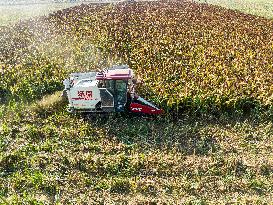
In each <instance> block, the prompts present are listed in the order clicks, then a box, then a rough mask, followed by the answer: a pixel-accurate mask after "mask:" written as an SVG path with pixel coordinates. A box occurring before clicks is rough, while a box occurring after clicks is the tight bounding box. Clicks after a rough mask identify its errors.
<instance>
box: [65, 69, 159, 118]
mask: <svg viewBox="0 0 273 205" xmlns="http://www.w3.org/2000/svg"><path fill="white" fill-rule="evenodd" d="M133 79H134V73H133V70H132V69H130V68H129V67H128V66H127V65H122V66H114V67H112V68H109V69H106V70H104V71H100V72H97V71H92V72H87V73H72V74H70V76H69V79H65V80H64V86H65V89H64V94H65V95H66V96H67V98H68V101H69V105H68V111H70V112H75V111H76V112H124V111H131V112H136V113H146V114H161V113H162V110H161V109H159V108H157V107H156V106H155V105H153V104H151V103H150V102H148V101H146V100H144V99H143V98H141V97H139V96H137V95H136V94H135V91H134V83H135V81H134V80H133Z"/></svg>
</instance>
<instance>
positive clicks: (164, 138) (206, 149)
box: [85, 114, 219, 155]
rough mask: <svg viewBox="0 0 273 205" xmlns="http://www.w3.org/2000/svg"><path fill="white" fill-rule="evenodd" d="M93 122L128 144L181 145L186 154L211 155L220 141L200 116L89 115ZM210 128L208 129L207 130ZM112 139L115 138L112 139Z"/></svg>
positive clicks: (174, 146) (141, 145)
mask: <svg viewBox="0 0 273 205" xmlns="http://www.w3.org/2000/svg"><path fill="white" fill-rule="evenodd" d="M85 119H86V120H88V122H89V123H90V124H92V126H96V127H99V128H101V129H104V130H105V132H106V136H108V137H109V138H115V139H117V140H119V141H120V142H121V143H123V144H126V145H137V146H138V147H142V148H144V149H145V147H150V148H153V149H165V150H171V149H174V148H175V149H177V150H178V151H180V152H181V153H183V154H186V155H191V154H196V155H207V154H209V153H213V152H216V151H217V149H218V148H219V145H218V144H217V143H216V139H215V138H214V137H213V136H212V134H211V133H210V132H209V129H208V130H207V127H208V126H209V124H208V122H204V121H203V122H202V121H201V120H200V121H196V119H190V120H189V119H186V118H184V119H178V120H177V119H176V120H173V119H170V118H163V117H151V116H150V117H147V116H135V115H125V114H122V115H110V116H107V117H105V116H104V117H103V118H101V117H96V118H92V119H90V118H89V119H87V118H85ZM206 131H207V132H206ZM110 140H111V139H110Z"/></svg>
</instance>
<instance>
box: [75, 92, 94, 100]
mask: <svg viewBox="0 0 273 205" xmlns="http://www.w3.org/2000/svg"><path fill="white" fill-rule="evenodd" d="M92 96H93V95H92V91H91V90H86V91H82V90H79V91H78V97H77V98H72V99H73V100H91V99H92Z"/></svg>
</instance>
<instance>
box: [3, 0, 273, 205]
mask: <svg viewBox="0 0 273 205" xmlns="http://www.w3.org/2000/svg"><path fill="white" fill-rule="evenodd" d="M272 33H273V21H272V20H270V19H266V18H263V17H257V16H253V15H249V14H244V13H240V12H239V11H233V10H230V9H225V8H221V7H218V6H212V5H208V4H201V3H194V2H192V1H154V2H122V3H115V4H82V5H79V6H75V7H72V8H67V9H63V10H59V11H56V12H54V13H51V14H49V15H48V16H42V17H37V18H32V19H29V20H25V21H21V22H18V23H16V24H13V25H9V26H2V27H0V75H1V79H0V101H1V102H0V103H1V105H0V120H1V121H0V123H1V124H0V201H1V203H3V204H271V203H272V202H273V195H272V193H273V187H272V184H273V154H272V151H273V143H272V139H273V124H272V122H273V118H272V117H273V35H272ZM121 63H127V64H129V65H130V67H131V68H132V69H134V70H135V72H136V73H137V75H138V77H139V78H140V79H142V84H140V85H138V92H139V93H140V94H141V95H142V96H144V97H146V98H148V99H150V100H152V101H154V102H155V103H157V104H158V105H159V106H161V107H162V108H164V109H165V110H166V115H165V116H163V117H161V118H157V119H154V120H148V119H143V118H141V117H137V116H136V117H132V116H130V117H129V116H126V115H113V116H110V117H109V118H107V119H101V118H97V119H93V120H91V121H90V120H86V119H85V118H84V117H83V116H80V115H70V114H68V113H67V112H66V110H65V104H66V102H63V101H62V100H61V99H60V97H59V95H60V92H59V91H61V90H62V88H63V86H62V80H63V79H64V78H66V77H67V76H68V74H69V73H71V72H75V71H88V70H92V69H99V68H103V67H106V66H111V65H114V64H121Z"/></svg>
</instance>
